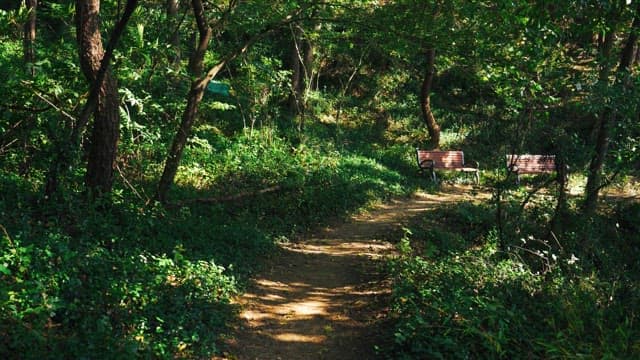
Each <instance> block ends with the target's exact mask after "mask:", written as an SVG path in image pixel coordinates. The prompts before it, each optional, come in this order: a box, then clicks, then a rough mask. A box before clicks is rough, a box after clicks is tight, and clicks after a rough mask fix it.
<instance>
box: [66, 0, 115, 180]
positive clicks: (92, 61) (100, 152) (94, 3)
mask: <svg viewBox="0 0 640 360" xmlns="http://www.w3.org/2000/svg"><path fill="white" fill-rule="evenodd" d="M99 15H100V0H77V1H76V21H77V24H76V25H77V28H76V29H77V40H78V50H79V55H80V68H81V69H82V72H83V73H84V76H85V77H86V78H87V80H88V81H89V82H90V83H91V84H94V83H96V80H97V75H98V72H99V71H100V66H101V62H102V58H103V57H104V49H103V47H102V36H101V34H100V17H99ZM96 85H97V84H96ZM98 86H99V90H98V98H97V104H96V108H95V110H94V112H93V121H94V122H93V129H92V132H91V137H90V143H89V151H88V161H87V173H86V175H85V183H86V186H87V188H88V189H90V190H92V191H94V192H98V193H108V192H110V191H111V187H112V185H113V164H114V162H115V159H116V153H117V147H118V139H119V136H120V129H119V128H120V113H119V109H118V106H119V98H118V87H117V83H116V80H115V78H114V77H113V75H112V74H111V72H110V71H109V70H107V71H106V72H105V75H104V80H103V81H102V84H100V85H98Z"/></svg>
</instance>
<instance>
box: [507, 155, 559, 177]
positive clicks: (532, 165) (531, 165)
mask: <svg viewBox="0 0 640 360" xmlns="http://www.w3.org/2000/svg"><path fill="white" fill-rule="evenodd" d="M514 167H515V168H516V169H517V171H518V173H519V174H527V173H529V174H535V173H546V172H554V171H556V157H555V156H554V155H530V154H521V155H507V168H509V169H513V168H514Z"/></svg>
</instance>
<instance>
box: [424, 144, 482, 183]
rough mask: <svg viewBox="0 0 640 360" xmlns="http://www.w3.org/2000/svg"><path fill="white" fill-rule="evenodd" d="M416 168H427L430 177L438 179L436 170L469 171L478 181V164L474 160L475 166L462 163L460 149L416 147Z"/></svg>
mask: <svg viewBox="0 0 640 360" xmlns="http://www.w3.org/2000/svg"><path fill="white" fill-rule="evenodd" d="M416 158H417V159H418V168H419V169H420V171H424V170H429V171H430V173H431V179H432V180H433V181H434V182H435V181H437V180H438V177H437V176H436V170H454V171H462V172H469V173H473V174H474V178H475V183H476V184H478V183H479V182H480V170H479V168H480V166H479V164H478V163H477V162H476V163H475V167H472V166H466V165H465V163H464V153H463V152H462V151H430V150H421V149H416Z"/></svg>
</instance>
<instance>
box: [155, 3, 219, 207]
mask: <svg viewBox="0 0 640 360" xmlns="http://www.w3.org/2000/svg"><path fill="white" fill-rule="evenodd" d="M191 6H192V8H193V14H194V16H195V19H196V24H197V26H198V44H197V45H196V49H195V50H194V51H193V53H192V54H191V56H190V58H189V71H190V72H191V74H192V75H193V76H194V77H195V80H193V82H192V83H191V89H190V90H189V94H188V95H187V107H186V108H185V110H184V113H183V114H182V122H181V123H180V128H179V129H178V132H177V133H176V136H175V137H174V139H173V143H172V144H171V149H170V150H169V155H168V156H167V160H166V162H165V165H164V170H163V172H162V176H161V177H160V181H159V183H158V190H157V192H156V199H157V200H158V201H160V202H163V203H164V202H166V198H167V193H168V192H169V188H170V187H171V184H173V179H174V178H175V176H176V173H177V172H178V166H179V165H180V160H181V159H182V153H183V152H184V147H185V145H186V144H187V139H188V138H189V134H190V132H191V128H192V127H193V124H194V122H195V120H196V117H197V115H198V106H199V105H200V102H201V101H202V98H203V96H204V91H205V89H206V87H207V84H208V83H209V81H211V80H212V79H213V78H214V77H215V76H216V75H217V74H218V72H219V71H220V70H221V69H222V68H223V67H224V65H225V64H226V61H224V60H223V61H221V62H220V63H218V64H217V65H216V66H215V67H214V68H212V69H211V70H209V72H208V73H207V74H205V75H202V72H203V70H204V56H205V54H206V52H207V48H208V47H209V42H210V41H211V35H212V30H211V27H210V26H209V25H208V24H207V20H206V17H205V13H204V7H203V6H202V1H201V0H192V1H191ZM230 6H231V5H230ZM229 11H231V7H230V8H229Z"/></svg>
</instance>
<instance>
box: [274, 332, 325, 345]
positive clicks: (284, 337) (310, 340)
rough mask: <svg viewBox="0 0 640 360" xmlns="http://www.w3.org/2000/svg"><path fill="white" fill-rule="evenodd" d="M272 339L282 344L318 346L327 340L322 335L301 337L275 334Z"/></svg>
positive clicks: (299, 335)
mask: <svg viewBox="0 0 640 360" xmlns="http://www.w3.org/2000/svg"><path fill="white" fill-rule="evenodd" d="M273 338H274V339H276V340H278V341H284V342H303V343H314V344H319V343H322V342H323V341H325V340H326V339H327V337H326V336H324V335H315V336H314V335H301V334H295V333H286V334H277V335H274V336H273Z"/></svg>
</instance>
